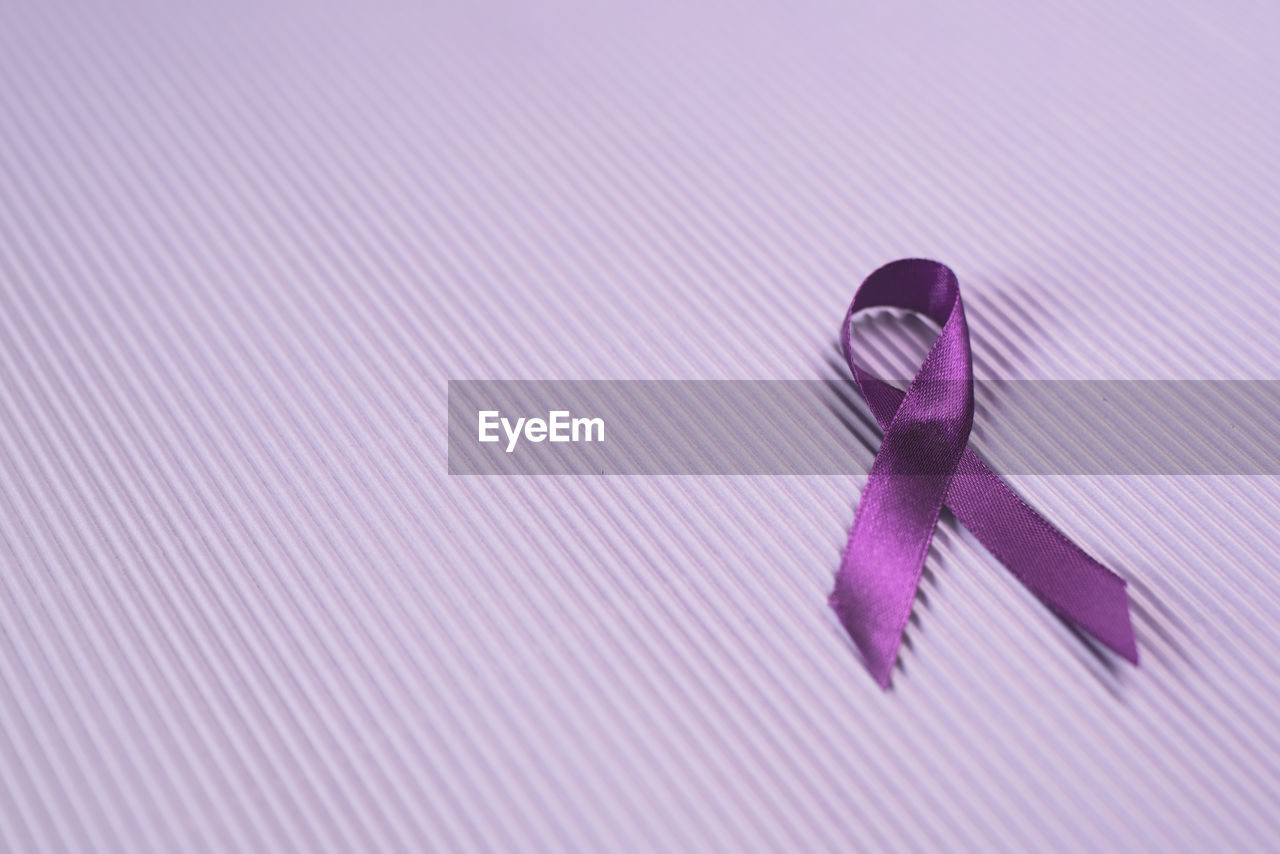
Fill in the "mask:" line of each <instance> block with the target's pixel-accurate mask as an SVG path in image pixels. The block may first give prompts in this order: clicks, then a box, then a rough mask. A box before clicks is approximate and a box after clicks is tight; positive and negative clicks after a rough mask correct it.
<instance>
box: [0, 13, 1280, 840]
mask: <svg viewBox="0 0 1280 854" xmlns="http://www.w3.org/2000/svg"><path fill="white" fill-rule="evenodd" d="M453 5H454V6H455V7H454V8H450V7H449V6H440V5H431V4H427V5H424V6H421V7H419V6H416V5H415V6H411V5H408V4H406V6H405V7H403V8H399V7H388V6H382V5H368V4H350V5H345V6H338V5H333V4H317V5H314V6H311V5H304V4H296V5H269V6H264V5H262V4H244V5H243V6H241V7H236V6H235V5H234V4H215V3H203V4H177V5H175V4H159V3H155V4H149V5H143V4H136V5H132V4H129V5H127V4H83V5H72V4H62V3H48V2H9V3H6V4H5V5H4V9H3V13H2V15H0V398H2V399H0V846H2V847H3V848H5V849H8V850H13V851H37V850H118V851H129V852H137V851H176V850H191V851H199V850H246V851H249V850H253V851H261V850H281V851H284V850H297V851H313V850H315V851H318V850H349V851H363V850H412V851H417V850H424V849H428V850H442V851H469V850H495V851H516V850H553V851H562V850H584V851H600V850H664V851H665V850H689V851H693V850H727V851H737V850H776V851H817V850H824V851H825V850H829V851H836V850H840V851H848V850H957V849H959V850H974V851H989V850H1000V849H1006V850H1163V851H1168V850H1224V849H1234V850H1262V849H1265V848H1267V847H1270V846H1274V844H1275V841H1276V839H1277V838H1278V837H1280V810H1277V791H1278V790H1280V779H1278V777H1280V774H1278V772H1280V752H1278V751H1280V744H1278V742H1280V730H1278V728H1277V715H1278V714H1280V713H1278V712H1277V709H1278V708H1280V679H1278V678H1277V677H1278V676H1280V665H1278V664H1277V655H1276V652H1277V640H1280V626H1277V622H1276V618H1277V615H1278V614H1280V579H1278V578H1277V567H1278V564H1280V505H1278V504H1277V499H1278V498H1280V484H1277V482H1276V480H1275V479H1274V478H1272V477H1261V476H1259V477H1249V476H1240V477H1201V476H1188V477H1147V476H1133V477H1102V476H1097V477H1082V476H1061V477H1048V476H1042V477H1032V476H1023V477H1015V478H1011V480H1012V481H1013V483H1014V485H1015V486H1016V487H1017V488H1019V489H1020V490H1021V491H1022V492H1023V494H1024V495H1025V496H1026V497H1027V498H1028V499H1029V500H1030V501H1031V502H1032V503H1033V504H1034V505H1036V506H1037V507H1038V508H1040V509H1041V510H1043V511H1044V513H1045V515H1046V516H1047V517H1048V518H1050V519H1052V520H1053V521H1054V522H1055V523H1057V524H1058V525H1060V526H1061V527H1062V528H1063V529H1064V530H1065V531H1066V532H1067V533H1068V534H1069V535H1070V536H1071V537H1073V538H1075V539H1076V540H1077V541H1078V542H1080V543H1081V544H1082V545H1083V546H1084V547H1085V548H1086V549H1088V550H1089V551H1091V552H1092V553H1094V554H1095V555H1097V556H1098V557H1099V558H1100V559H1102V560H1103V561H1105V562H1106V563H1108V564H1109V565H1110V566H1112V567H1114V568H1115V569H1116V570H1117V571H1118V572H1119V573H1121V574H1122V575H1124V576H1125V577H1126V578H1128V579H1129V580H1130V584H1131V586H1130V591H1131V599H1132V603H1133V609H1134V616H1135V624H1136V628H1137V633H1138V642H1139V647H1140V652H1141V656H1142V664H1141V667H1140V668H1138V669H1136V670H1135V669H1132V668H1129V667H1128V666H1125V665H1123V664H1120V663H1116V662H1114V661H1113V660H1111V659H1108V658H1099V657H1097V656H1096V655H1095V654H1094V653H1093V652H1092V651H1091V650H1090V648H1089V647H1088V646H1087V645H1086V644H1084V643H1083V642H1082V641H1081V640H1080V639H1079V638H1077V637H1076V636H1075V635H1073V634H1072V633H1071V632H1070V631H1069V630H1068V629H1067V628H1066V627H1065V626H1064V625H1063V624H1062V623H1060V622H1059V621H1057V620H1056V619H1054V618H1053V617H1052V615H1050V614H1049V613H1048V612H1047V611H1046V610H1045V609H1044V608H1043V607H1042V606H1040V605H1039V603H1038V602H1036V601H1035V600H1034V599H1033V598H1032V596H1031V595H1030V594H1029V593H1028V592H1027V591H1026V590H1025V589H1024V588H1022V587H1021V586H1020V585H1018V584H1017V582H1016V581H1015V580H1014V579H1013V578H1012V577H1010V576H1009V575H1008V573H1006V572H1005V571H1004V570H1003V569H1002V568H1001V567H1000V566H999V565H998V563H997V562H996V561H995V560H994V559H993V558H992V557H991V556H990V555H989V554H987V553H986V552H985V551H984V550H983V549H982V548H981V546H979V545H978V544H977V543H976V542H975V541H974V540H973V539H972V537H970V536H969V535H968V534H967V533H966V532H965V531H964V530H963V529H961V528H958V527H956V526H955V525H954V524H953V523H949V522H946V521H944V522H943V524H942V525H941V526H940V528H939V531H938V534H937V537H936V539H935V543H934V547H933V551H932V553H931V555H930V557H929V559H928V563H927V567H928V571H927V575H926V579H925V581H924V583H923V585H922V594H923V595H922V596H921V598H920V600H919V602H918V603H917V608H916V618H915V619H914V620H913V622H912V624H911V626H910V629H909V633H908V641H909V643H908V644H907V645H906V646H904V652H903V658H902V661H901V664H902V668H901V669H900V670H899V671H898V673H897V675H896V679H895V690H894V691H893V692H891V693H889V694H882V693H881V692H880V690H879V689H878V688H877V687H876V685H875V683H874V682H873V681H872V680H871V679H870V678H869V677H868V676H867V674H866V672H865V671H864V670H863V668H862V666H861V664H860V663H859V661H858V660H857V657H856V654H855V653H854V650H853V648H852V645H851V644H850V642H849V640H848V638H847V637H846V636H845V634H844V632H843V631H842V629H841V628H840V626H839V624H838V623H837V621H836V618H835V616H834V614H833V613H832V612H831V611H830V610H829V609H828V607H827V602H826V599H827V594H828V592H829V590H830V588H831V584H832V579H833V575H834V572H835V569H836V567H837V565H838V562H839V556H840V551H841V548H842V547H843V545H844V540H845V536H846V532H847V530H848V526H849V524H850V522H851V521H852V518H853V509H854V507H855V506H856V502H857V498H858V493H859V489H860V486H861V482H862V478H861V477H859V476H855V475H849V476H822V477H631V478H612V477H594V478H574V477H487V478H486V477H462V476H450V475H449V474H448V473H447V467H446V417H447V411H446V410H447V407H446V389H447V386H446V383H447V381H448V380H449V379H748V378H750V379H822V378H824V377H826V376H828V375H829V374H830V372H831V370H832V367H831V365H830V362H831V359H832V355H833V352H834V342H835V337H836V332H837V328H838V326H839V322H840V320H841V318H842V317H843V313H844V310H845V308H846V306H847V305H848V301H849V299H850V298H851V296H852V293H853V290H854V288H855V287H856V286H857V284H858V282H859V281H861V279H862V278H863V277H864V276H865V275H866V274H867V273H868V272H870V271H871V270H872V269H874V268H875V267H877V266H879V265H880V264H882V263H884V262H886V261H889V260H892V259H894V258H898V257H901V256H904V255H914V256H928V257H934V258H938V259H940V260H943V261H945V262H946V263H948V264H950V265H951V266H952V267H954V268H955V270H956V271H957V273H958V274H959V276H960V280H961V284H962V287H963V289H964V297H965V302H966V308H967V310H968V315H969V318H970V326H971V329H972V332H973V346H974V351H975V358H976V362H977V370H978V375H979V377H986V378H996V379H1018V378H1038V379H1043V378H1061V379H1138V378H1145V379H1274V378H1276V377H1277V376H1280V346H1278V345H1277V343H1276V332H1275V330H1276V316H1277V309H1280V289H1278V288H1277V284H1276V282H1277V270H1278V269H1280V244H1277V241H1276V235H1277V233H1280V231H1278V229H1280V202H1277V198H1278V192H1280V168H1278V167H1280V147H1278V146H1277V145H1276V140H1277V138H1278V132H1280V102H1278V100H1277V92H1278V91H1280V89H1278V88H1277V85H1276V84H1277V72H1276V65H1275V56H1276V48H1277V45H1276V35H1275V34H1276V32H1277V26H1276V25H1277V23H1278V22H1277V20H1276V18H1277V15H1276V12H1275V6H1274V4H1264V3H1252V4H1250V3H1235V2H1225V3H1224V2H1216V0H1215V2H1209V0H1179V2H1174V3H1168V4H1161V3H1148V4H1140V3H1115V2H1086V3H1081V4H1075V5H1066V4H1060V3H1049V4H1040V3H1032V4H1027V3H1013V2H1009V3H1003V4H1002V3H999V2H984V3H978V4H936V5H934V4H929V3H921V2H908V3H896V2H893V3H890V2H885V3H858V4H831V5H830V6H823V5H816V4H809V3H803V4H801V5H795V4H789V3H788V4H784V3H776V4H772V5H770V4H760V5H753V6H747V7H743V6H740V5H737V4H725V5H723V6H720V7H708V6H701V5H699V6H697V7H691V6H689V5H688V4H684V3H672V4H667V5H654V4H636V5H635V6H631V7H626V8H622V7H612V6H607V7H606V6H600V5H597V4H590V3H581V4H577V5H563V6H555V7H550V6H546V5H543V4H520V3H513V4H511V5H510V6H496V5H489V4H453ZM928 337H929V333H928V330H927V329H925V328H924V326H923V325H922V324H918V323H917V324H912V323H905V324H897V325H893V324H890V325H887V326H886V327H885V329H884V330H883V331H882V334H879V335H876V336H872V337H871V338H870V339H869V341H868V346H869V347H870V348H871V349H872V350H873V351H874V355H875V358H878V359H880V360H881V361H882V363H883V364H887V365H891V366H896V369H897V370H899V371H902V370H905V371H907V372H908V373H909V372H910V371H911V370H912V369H913V368H914V365H913V364H912V359H913V358H917V357H918V356H919V355H920V354H922V352H923V347H924V346H925V345H927V341H928ZM898 375H901V374H898ZM984 417H987V416H986V415H985V414H984V413H983V411H981V410H980V411H979V413H978V419H979V422H980V423H981V421H982V419H983V418H984ZM1093 429H1096V430H1099V431H1112V430H1118V429H1124V425H1117V424H1113V423H1099V424H1096V425H1094V427H1093ZM1242 429H1248V430H1256V431H1262V432H1261V435H1264V436H1270V435H1274V426H1273V425H1269V424H1251V425H1243V427H1242ZM1132 441H1133V442H1134V443H1135V446H1136V445H1140V444H1141V442H1142V441H1143V437H1142V436H1141V435H1133V436H1132Z"/></svg>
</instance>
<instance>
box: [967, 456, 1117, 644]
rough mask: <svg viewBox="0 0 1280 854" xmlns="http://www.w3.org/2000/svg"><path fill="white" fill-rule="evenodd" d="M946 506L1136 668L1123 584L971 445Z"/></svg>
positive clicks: (1030, 585) (1045, 598)
mask: <svg viewBox="0 0 1280 854" xmlns="http://www.w3.org/2000/svg"><path fill="white" fill-rule="evenodd" d="M946 504H947V506H948V507H949V508H950V509H951V512H952V513H954V514H955V515H956V518H957V519H959V520H960V523H961V524H962V525H964V526H965V528H967V529H968V530H969V532H970V533H972V534H973V535H974V536H975V537H977V539H978V541H979V542H981V543H982V544H983V545H984V546H985V547H986V548H987V550H988V551H990V552H991V553H992V554H993V555H995V556H996V558H997V559H998V560H999V561H1000V562H1001V563H1003V564H1004V565H1005V567H1006V568H1007V569H1008V570H1009V571H1010V572H1012V573H1013V574H1014V575H1015V576H1016V577H1017V578H1018V580H1019V581H1021V582H1022V583H1023V584H1024V585H1026V587H1027V589H1029V590H1030V591H1031V592H1032V593H1034V594H1035V595H1036V596H1037V597H1039V599H1040V600H1041V601H1042V602H1044V604H1045V605H1047V606H1048V607H1049V608H1051V609H1052V610H1053V611H1054V612H1055V613H1057V614H1058V615H1059V616H1061V617H1062V618H1064V619H1066V620H1068V621H1070V622H1071V623H1073V624H1074V625H1076V626H1078V627H1079V628H1080V629H1082V630H1083V631H1085V632H1086V633H1088V634H1089V635H1091V636H1092V637H1093V638H1095V639H1096V640H1097V641H1098V642H1099V643H1101V644H1102V645H1103V646H1105V647H1107V648H1108V649H1110V650H1112V651H1113V652H1115V653H1116V654H1117V655H1119V656H1121V657H1122V658H1124V659H1125V660H1127V661H1129V662H1132V663H1133V664H1137V663H1138V643H1137V639H1136V638H1135V636H1134V633H1133V623H1132V621H1131V620H1130V616H1129V597H1128V593H1127V592H1126V589H1125V587H1126V585H1125V581H1124V579H1123V578H1121V577H1120V576H1118V575H1116V574H1115V573H1113V572H1111V571H1110V570H1109V569H1107V568H1106V567H1105V566H1103V565H1102V564H1101V563H1099V562H1098V561H1097V560H1095V559H1093V558H1092V557H1090V556H1089V555H1088V554H1087V553H1086V552H1085V551H1084V550H1083V549H1081V548H1080V547H1079V546H1078V545H1076V544H1075V543H1074V542H1072V541H1071V540H1069V539H1068V538H1067V537H1066V535H1065V534H1063V533H1062V532H1061V531H1059V530H1058V529H1057V528H1055V527H1054V526H1053V525H1051V524H1050V523H1049V522H1048V521H1047V520H1046V519H1045V518H1044V517H1043V516H1041V515H1040V514H1039V513H1037V512H1036V511H1035V510H1033V509H1032V508H1031V507H1030V505H1028V504H1027V503H1026V502H1025V501H1023V500H1022V498H1021V497H1019V496H1018V494H1017V493H1016V492H1014V491H1013V490H1012V489H1011V488H1010V487H1009V485H1008V484H1006V483H1005V482H1004V481H1003V480H1001V479H1000V477H999V476H998V475H997V474H996V473H995V472H993V471H991V469H990V468H988V467H987V464H986V463H984V462H983V461H982V459H981V458H980V457H979V456H978V455H977V454H975V453H974V452H973V450H972V449H971V448H965V451H964V453H963V454H961V456H960V464H959V465H958V466H957V467H956V475H955V477H954V478H952V480H951V485H950V487H949V489H948V490H947V498H946Z"/></svg>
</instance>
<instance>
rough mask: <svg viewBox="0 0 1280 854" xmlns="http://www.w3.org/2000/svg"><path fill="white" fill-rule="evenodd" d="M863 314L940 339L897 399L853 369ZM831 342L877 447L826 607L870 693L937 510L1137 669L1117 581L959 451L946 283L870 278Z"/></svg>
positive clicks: (881, 678) (932, 272)
mask: <svg viewBox="0 0 1280 854" xmlns="http://www.w3.org/2000/svg"><path fill="white" fill-rule="evenodd" d="M873 307H887V308H902V309H907V310H908V311H914V312H917V313H919V314H923V315H925V316H926V317H928V318H930V319H931V320H933V321H934V322H935V323H937V324H938V325H939V326H940V327H941V331H940V332H939V334H938V337H937V339H936V340H935V341H934V342H933V346H932V347H931V348H930V350H929V354H928V355H927V356H926V357H925V360H924V363H923V364H922V365H921V366H920V370H919V371H918V372H917V373H916V376H915V378H914V379H912V381H911V385H910V386H909V387H908V388H907V390H906V391H905V392H903V391H901V390H899V389H897V388H894V387H893V386H890V385H888V384H887V383H885V382H882V381H881V380H879V379H877V378H876V377H874V376H872V375H871V374H870V373H868V372H867V371H866V370H865V369H863V368H862V367H861V366H859V365H858V363H857V361H856V360H855V359H854V358H853V349H852V346H851V337H852V334H853V329H852V324H853V317H854V315H855V314H857V313H858V312H859V311H862V310H863V309H867V308H873ZM841 342H842V346H843V348H844V355H845V358H846V359H847V360H848V362H849V368H850V370H852V372H853V377H854V380H855V381H856V382H857V384H858V390H859V391H860V392H861V393H862V396H863V398H864V399H865V400H866V401H867V405H868V407H870V409H871V412H872V414H873V415H874V416H875V419H876V421H878V422H879V424H880V427H881V429H882V430H883V431H884V439H883V441H882V442H881V445H880V450H879V451H878V452H877V453H876V458H875V462H874V463H873V464H872V466H871V473H870V475H869V476H868V478H867V485H866V487H865V488H864V489H863V492H862V498H861V499H860V500H859V502H858V509H857V512H856V513H855V514H854V519H853V528H852V529H851V530H850V532H849V542H848V545H846V546H845V550H844V557H843V559H842V561H841V564H840V570H839V572H838V573H837V575H836V586H835V590H834V592H832V594H831V607H832V608H834V609H835V612H836V614H837V615H838V616H839V618H840V622H841V623H842V624H843V625H844V627H845V629H846V630H847V631H848V632H849V636H850V637H851V638H852V639H853V642H854V644H855V645H856V646H857V647H858V650H859V651H860V652H861V653H862V656H863V659H864V660H865V662H866V665H867V668H868V669H869V670H870V671H871V674H872V676H874V677H875V679H876V681H877V682H879V683H880V685H881V687H884V688H887V687H888V685H889V677H890V675H891V674H892V672H893V665H894V662H895V660H896V659H897V655H898V647H899V645H900V644H901V643H902V632H903V629H904V628H905V627H906V624H907V619H908V617H909V616H910V614H911V604H912V602H913V600H914V599H915V593H916V587H917V586H918V585H919V583H920V573H921V571H922V570H923V568H924V559H925V555H926V553H927V552H928V550H929V542H930V541H931V540H932V539H933V531H934V528H935V527H936V526H937V523H938V515H939V514H940V513H941V512H942V507H943V505H946V506H947V507H948V508H949V509H950V510H951V512H952V513H954V514H955V517H956V518H957V519H958V520H960V523H961V524H962V525H964V526H965V528H967V529H968V530H969V532H970V533H972V534H973V535H974V536H975V537H977V538H978V541H979V542H981V543H982V544H983V545H984V546H986V548H987V550H988V551H990V552H991V553H992V554H993V555H995V556H996V558H997V559H998V560H999V561H1000V562H1001V563H1002V564H1004V565H1005V567H1006V568H1007V569H1008V570H1009V571H1010V572H1012V573H1013V574H1014V575H1015V576H1016V577H1017V578H1018V580H1019V581H1021V582H1022V583H1023V584H1024V585H1026V586H1027V588H1028V589H1030V590H1031V592H1033V593H1035V594H1036V596H1038V597H1039V598H1040V600H1041V601H1042V602H1044V604H1046V605H1047V606H1049V608H1051V609H1052V610H1053V611H1055V612H1056V613H1057V614H1059V615H1060V616H1061V617H1063V618H1064V619H1066V620H1068V621H1070V622H1071V623H1073V624H1075V625H1076V626H1078V627H1079V628H1080V629H1082V630H1083V631H1085V632H1087V633H1088V634H1090V635H1092V636H1093V637H1094V638H1096V639H1097V640H1098V641H1099V642H1100V643H1102V644H1103V645H1104V646H1106V647H1108V648H1109V649H1112V650H1114V651H1115V652H1116V653H1118V654H1119V655H1121V656H1123V657H1124V658H1125V659H1127V660H1129V661H1131V662H1133V663H1134V664H1137V663H1138V649H1137V643H1136V641H1135V639H1134V636H1133V626H1132V624H1131V623H1130V620H1129V600H1128V597H1127V596H1126V594H1125V582H1124V580H1123V579H1122V578H1120V577H1119V576H1117V575H1116V574H1115V573H1113V572H1111V571H1110V570H1108V569H1107V568H1106V567H1105V566H1103V565H1102V564H1100V563H1098V561H1096V560H1094V559H1093V558H1091V557H1090V556H1089V555H1087V554H1085V552H1084V551H1083V550H1082V549H1081V548H1080V547H1079V546H1077V545H1076V544H1075V543H1073V542H1072V541H1071V540H1069V539H1068V538H1067V537H1066V535H1064V534H1063V533H1062V532H1061V531H1059V530H1058V529H1057V528H1055V527H1053V525H1051V524H1049V522H1048V521H1047V520H1045V518H1044V517H1043V516H1041V515H1040V514H1039V513H1037V512H1036V511H1035V510H1032V509H1031V507H1030V506H1028V505H1027V503H1026V502H1025V501H1023V500H1022V499H1021V498H1020V497H1018V495H1017V493H1015V492H1014V491H1013V490H1012V489H1010V488H1009V486H1008V484H1006V483H1005V482H1004V481H1003V480H1001V479H1000V478H999V476H997V475H996V474H995V472H993V471H991V469H990V468H988V467H987V464H986V463H984V462H983V461H982V459H981V458H979V457H978V455H977V454H976V453H974V451H973V449H972V448H970V447H969V431H970V429H971V428H972V426H973V360H972V357H971V355H970V351H969V327H968V326H967V325H966V323H965V317H964V304H963V303H962V302H961V300H960V283H959V282H958V281H957V280H956V276H955V273H953V272H952V271H951V269H950V268H949V267H947V266H946V265H945V264H940V263H938V262H937V261H926V260H921V259H904V260H901V261H894V262H893V263H890V264H886V265H885V266H883V267H881V268H880V269H879V270H876V271H875V272H874V273H872V274H871V275H870V276H868V277H867V279H866V281H864V282H863V283H862V284H861V286H859V288H858V291H857V293H856V294H855V295H854V297H853V303H852V304H851V305H850V306H849V313H848V314H847V315H845V320H844V327H843V329H842V332H841Z"/></svg>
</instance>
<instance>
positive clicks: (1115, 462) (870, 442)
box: [449, 379, 1280, 475]
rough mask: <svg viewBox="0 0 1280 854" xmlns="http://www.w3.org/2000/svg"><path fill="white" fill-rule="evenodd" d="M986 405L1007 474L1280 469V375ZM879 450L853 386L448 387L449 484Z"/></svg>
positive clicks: (1035, 387)
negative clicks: (461, 478)
mask: <svg viewBox="0 0 1280 854" xmlns="http://www.w3.org/2000/svg"><path fill="white" fill-rule="evenodd" d="M891 382H892V384H893V385H896V386H897V387H899V388H903V389H905V388H906V387H907V385H908V381H906V380H897V381H891ZM974 397H975V403H976V414H975V417H974V427H973V433H972V435H971V438H970V444H971V445H972V447H973V448H974V449H975V450H977V451H978V453H979V454H980V455H981V456H982V457H983V459H985V460H986V461H987V463H988V464H989V465H991V467H992V468H993V469H995V470H996V471H997V472H998V473H1001V474H1280V442H1277V435H1278V434H1280V429H1278V428H1277V423H1278V422H1280V381H1272V380H1240V381H1235V380H1150V381H1147V380H1080V381H1076V380H989V381H979V382H977V383H976V384H975V389H974ZM482 437H483V440H482ZM879 443H880V430H879V428H878V426H877V425H876V423H875V420H874V419H873V418H872V416H871V413H870V411H869V410H868V409H867V406H866V404H865V402H864V401H863V400H862V397H861V395H859V393H858V390H857V387H856V386H855V385H854V384H853V382H852V381H851V380H843V379H830V380H813V381H784V380H745V381H737V380H734V381H719V380H661V381H642V380H581V381H579V380H546V381H543V380H534V381H515V380H450V381H449V473H450V474H484V475H508V474H574V475H592V474H594V475H603V474H641V475H643V474H680V475H687V474H700V475H706V474H774V475H777V474H849V473H861V472H866V471H868V470H869V469H870V466H871V461H872V459H873V458H874V456H875V450H876V448H877V447H879Z"/></svg>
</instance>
